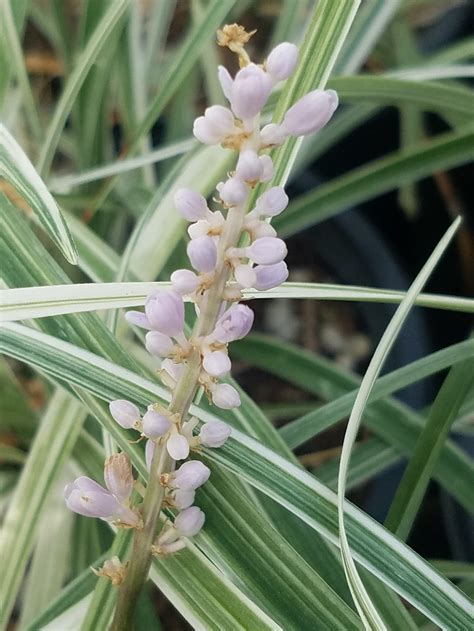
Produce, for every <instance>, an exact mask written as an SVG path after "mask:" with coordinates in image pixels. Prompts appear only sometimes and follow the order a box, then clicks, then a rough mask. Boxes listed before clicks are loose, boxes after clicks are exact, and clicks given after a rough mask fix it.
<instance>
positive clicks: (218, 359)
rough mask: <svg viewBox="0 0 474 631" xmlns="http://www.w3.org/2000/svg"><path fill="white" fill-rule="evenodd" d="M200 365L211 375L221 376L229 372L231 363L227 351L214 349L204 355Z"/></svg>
mask: <svg viewBox="0 0 474 631" xmlns="http://www.w3.org/2000/svg"><path fill="white" fill-rule="evenodd" d="M202 367H203V368H204V370H205V371H206V372H207V373H208V374H209V375H211V377H222V376H223V375H226V374H227V373H228V372H230V369H231V363H230V359H229V356H228V355H227V353H224V352H223V351H214V352H211V353H206V354H205V355H204V360H203V362H202Z"/></svg>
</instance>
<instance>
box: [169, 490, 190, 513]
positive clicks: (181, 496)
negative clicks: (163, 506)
mask: <svg viewBox="0 0 474 631" xmlns="http://www.w3.org/2000/svg"><path fill="white" fill-rule="evenodd" d="M195 497H196V492H195V491H184V490H182V489H178V490H176V491H175V492H174V493H173V498H172V503H173V506H175V507H176V508H179V510H184V509H185V508H189V507H190V506H192V505H193V503H194V498H195Z"/></svg>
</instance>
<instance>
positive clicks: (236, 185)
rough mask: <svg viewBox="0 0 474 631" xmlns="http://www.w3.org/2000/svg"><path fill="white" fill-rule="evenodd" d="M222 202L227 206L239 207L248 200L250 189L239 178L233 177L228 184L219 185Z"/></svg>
mask: <svg viewBox="0 0 474 631" xmlns="http://www.w3.org/2000/svg"><path fill="white" fill-rule="evenodd" d="M217 190H218V191H219V195H220V198H221V200H222V201H223V202H224V204H225V205H226V206H239V205H240V204H243V203H244V202H245V200H246V199H247V195H248V189H247V187H246V186H245V184H244V183H243V182H242V180H240V179H239V178H237V177H231V178H229V179H228V180H227V181H226V182H224V183H222V182H221V183H220V184H218V185H217Z"/></svg>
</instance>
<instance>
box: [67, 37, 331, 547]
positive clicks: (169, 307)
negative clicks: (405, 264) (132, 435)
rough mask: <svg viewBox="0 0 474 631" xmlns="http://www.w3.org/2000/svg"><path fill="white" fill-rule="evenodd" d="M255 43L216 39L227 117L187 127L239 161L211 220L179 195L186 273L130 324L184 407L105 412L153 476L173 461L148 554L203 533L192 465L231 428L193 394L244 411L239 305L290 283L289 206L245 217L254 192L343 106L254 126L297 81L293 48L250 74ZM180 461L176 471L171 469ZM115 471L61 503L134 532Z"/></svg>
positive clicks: (323, 106)
mask: <svg viewBox="0 0 474 631" xmlns="http://www.w3.org/2000/svg"><path fill="white" fill-rule="evenodd" d="M251 35H252V34H251V33H246V32H245V30H244V29H243V28H242V27H240V26H238V25H230V26H226V27H224V29H223V30H222V31H219V44H220V45H225V46H228V47H229V48H230V49H231V50H232V51H234V52H236V53H237V54H238V55H239V61H240V66H241V69H240V70H239V71H238V72H237V74H236V75H235V77H234V78H232V77H231V75H230V74H229V72H228V71H227V70H226V69H225V68H223V67H219V70H218V78H219V82H220V85H221V86H222V90H223V92H224V95H225V97H226V98H227V100H228V101H229V107H223V106H220V105H214V106H212V107H209V108H207V109H206V110H205V112H204V115H203V116H200V117H199V118H197V119H196V121H195V122H194V129H193V131H194V135H195V136H196V138H197V139H198V140H200V141H201V142H203V143H204V144H220V145H222V146H223V147H225V148H228V149H231V150H237V151H238V153H239V155H238V159H237V162H236V167H235V171H233V172H231V173H230V174H229V175H228V178H227V180H226V181H224V182H220V183H219V184H218V185H217V187H216V189H217V195H216V199H215V200H214V201H215V202H216V203H217V204H218V206H219V207H218V208H216V209H214V210H211V208H209V206H208V202H207V200H206V199H205V198H204V197H203V196H202V195H200V194H199V193H197V192H195V191H193V190H190V189H180V190H178V191H176V193H175V195H174V203H175V207H176V209H177V211H178V212H179V213H180V214H181V215H182V217H184V218H185V219H186V220H187V221H188V222H189V224H190V225H189V227H188V235H189V242H188V245H187V254H188V257H189V261H190V263H191V266H192V268H193V270H190V269H180V270H176V271H175V272H173V274H172V275H171V283H172V289H171V290H169V291H157V292H154V293H152V294H151V295H150V296H149V297H148V298H147V300H146V303H145V310H144V312H139V311H129V312H128V313H127V314H126V318H127V320H128V322H129V323H130V324H131V325H134V326H137V327H141V328H143V329H146V330H147V333H146V338H145V345H146V348H147V350H148V351H149V353H150V354H151V355H153V356H154V357H157V358H159V362H160V368H159V373H158V374H159V377H160V379H161V381H162V382H163V384H164V385H165V386H166V387H167V388H169V389H170V391H171V393H172V395H173V397H174V394H175V393H176V392H177V391H180V392H181V390H182V389H183V388H184V387H188V388H189V389H190V391H189V393H188V394H189V396H188V399H189V401H188V403H187V405H185V406H184V407H182V408H179V409H177V408H176V406H175V405H174V403H173V402H174V398H172V403H171V405H170V406H169V407H164V406H163V405H162V404H160V403H151V404H150V405H149V406H148V408H147V409H146V410H145V411H144V413H143V414H142V413H141V412H140V410H139V408H138V407H137V406H136V405H135V404H134V403H132V402H130V401H125V400H117V401H112V403H111V404H110V413H111V415H112V417H113V418H114V419H115V421H116V422H117V423H118V424H119V425H120V426H121V427H123V428H126V429H130V430H135V431H137V432H139V435H140V436H139V439H141V438H146V439H147V444H146V462H147V466H148V469H149V470H150V469H151V468H152V466H153V465H152V463H153V462H154V453H155V450H156V447H157V446H158V445H159V446H160V448H162V449H166V450H167V453H168V456H169V458H170V461H171V465H170V467H169V472H168V473H163V472H161V476H160V484H161V486H162V487H163V488H164V493H165V496H164V497H165V499H164V505H165V506H167V507H168V508H170V509H172V510H175V511H177V514H176V515H175V517H174V521H173V522H172V523H170V524H169V525H168V526H167V527H166V528H165V529H164V530H163V531H162V532H161V533H160V535H159V536H158V538H157V539H156V540H155V543H154V545H153V550H152V552H153V553H154V554H160V555H162V554H171V553H173V552H176V551H177V550H180V549H181V548H182V547H183V546H184V545H185V538H186V537H192V536H194V535H195V534H197V533H198V532H199V530H200V529H201V528H202V526H203V524H204V519H205V517H204V514H203V512H202V511H201V510H200V509H199V508H198V507H197V506H194V505H193V503H194V499H195V493H196V490H197V489H198V488H199V487H200V486H201V485H202V484H204V483H205V482H206V481H207V479H208V478H209V475H210V470H209V468H208V467H206V466H205V465H204V464H203V463H202V462H201V461H199V460H187V458H188V457H189V455H190V453H191V451H198V450H200V449H201V447H205V448H218V447H221V446H222V445H223V444H224V443H225V441H226V440H227V438H228V437H229V435H230V428H229V427H228V426H227V425H226V424H225V423H223V422H220V421H218V422H211V423H204V424H203V425H202V426H201V428H200V429H199V430H198V425H199V423H198V420H197V419H196V418H194V417H190V418H189V416H188V407H189V402H190V401H191V400H192V398H193V396H194V394H195V393H196V391H197V389H198V388H201V389H202V390H203V392H204V393H205V394H206V395H207V397H208V398H209V400H210V402H211V403H212V404H214V405H215V406H217V407H218V408H222V409H232V408H235V407H237V406H239V405H240V397H239V394H238V392H237V390H236V389H235V388H234V387H233V386H231V385H230V384H228V383H225V381H222V380H223V379H225V377H226V375H228V374H229V372H230V370H231V362H230V359H229V356H228V345H229V343H231V342H233V341H235V340H239V339H241V338H243V337H244V336H246V335H247V333H248V332H249V331H250V329H251V327H252V324H253V312H252V311H251V309H250V308H249V307H248V306H246V305H243V304H239V300H240V299H241V298H242V289H245V288H255V289H257V290H267V289H270V288H272V287H276V286H278V285H280V284H281V283H283V282H284V281H285V280H286V279H287V277H288V268H287V266H286V263H285V261H284V259H285V257H286V254H287V248H286V245H285V243H284V241H282V240H281V239H279V238H278V237H277V235H276V231H275V229H274V228H273V227H272V226H271V225H270V223H269V220H271V218H272V217H275V216H276V215H279V214H280V213H281V212H283V211H284V210H285V208H286V206H287V204H288V197H287V195H286V193H285V191H284V189H283V188H282V187H281V186H273V187H270V188H268V189H267V190H266V191H265V192H264V193H263V194H262V195H260V197H258V199H257V200H256V202H255V204H254V207H253V208H250V209H249V208H248V205H249V199H250V195H251V191H252V189H253V188H254V187H255V186H256V185H257V184H261V183H267V182H270V180H271V179H272V177H273V171H274V169H273V162H272V159H271V157H270V155H268V153H267V150H268V149H270V148H272V147H275V146H278V145H281V144H282V143H283V142H284V141H285V140H286V138H288V137H289V136H302V135H306V134H311V133H314V132H316V131H318V130H319V129H321V128H322V127H323V126H324V125H325V124H326V123H327V122H328V121H329V119H330V118H331V116H332V114H333V113H334V111H335V109H336V107H337V103H338V100H337V95H336V93H335V92H334V91H332V90H327V91H324V90H314V91H312V92H310V93H309V94H307V95H306V96H304V97H303V98H302V99H300V100H299V101H298V102H297V103H296V104H295V105H293V106H292V107H291V108H290V109H289V110H288V111H287V112H286V114H285V115H284V117H283V120H282V121H281V122H280V123H278V124H277V123H272V124H270V125H266V126H265V127H263V128H261V125H260V115H261V111H262V108H263V107H264V106H265V104H266V102H267V100H268V98H269V96H270V93H271V91H272V89H273V87H274V86H275V85H276V84H278V83H279V82H281V81H284V80H286V79H287V78H288V77H289V76H290V75H291V73H292V72H293V70H294V68H295V67H296V64H297V60H298V50H297V48H296V46H294V45H293V44H289V43H283V44H280V45H279V46H277V47H276V48H274V49H273V51H272V52H271V53H270V55H269V56H268V58H267V60H266V62H265V63H264V64H263V65H257V64H255V63H252V62H251V60H250V58H249V56H248V54H247V52H246V51H245V47H244V45H245V43H246V42H247V41H248V39H249V38H250V36H251ZM185 300H186V301H190V302H192V303H194V305H195V308H196V312H197V323H196V326H195V327H194V330H193V331H192V332H191V334H190V335H187V334H186V333H185V307H184V305H185ZM196 365H197V370H196ZM192 371H194V372H192ZM190 375H191V376H192V379H191V378H190ZM190 381H191V385H189V384H190ZM119 457H122V460H123V458H124V455H123V454H120V456H116V457H114V456H113V457H112V459H113V458H119ZM183 460H184V461H185V462H183V463H182V464H181V465H180V466H179V467H178V468H176V461H183ZM110 462H111V460H110V459H109V461H108V463H109V464H107V463H106V475H105V479H106V485H107V489H108V490H106V489H104V488H102V487H100V486H99V485H97V484H96V483H95V482H93V481H92V480H89V479H88V478H78V479H77V480H76V481H75V482H74V483H73V484H72V485H69V486H68V487H67V489H66V501H67V504H68V506H69V507H70V508H71V509H72V510H74V511H76V512H79V513H80V514H83V515H89V516H95V517H101V518H103V519H109V520H113V521H115V522H116V523H118V524H119V525H125V526H128V527H135V528H140V526H141V520H140V517H139V514H138V512H136V511H134V510H132V509H131V508H130V507H129V497H130V493H131V486H130V484H131V483H130V479H131V473H130V476H128V474H127V484H124V483H122V482H121V483H120V484H119V483H118V481H117V479H116V476H115V474H111V473H110V471H111V468H110V467H111V465H110ZM127 462H128V460H127Z"/></svg>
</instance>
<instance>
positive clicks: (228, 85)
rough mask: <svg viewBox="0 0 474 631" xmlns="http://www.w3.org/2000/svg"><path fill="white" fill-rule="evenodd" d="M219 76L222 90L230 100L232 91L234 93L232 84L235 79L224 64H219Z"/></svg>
mask: <svg viewBox="0 0 474 631" xmlns="http://www.w3.org/2000/svg"><path fill="white" fill-rule="evenodd" d="M217 78H218V79H219V83H220V84H221V88H222V92H223V93H224V96H225V97H226V99H227V100H228V101H230V98H231V93H232V84H233V83H234V80H233V79H232V77H231V76H230V74H229V71H228V70H227V68H224V66H219V67H218V69H217Z"/></svg>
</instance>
